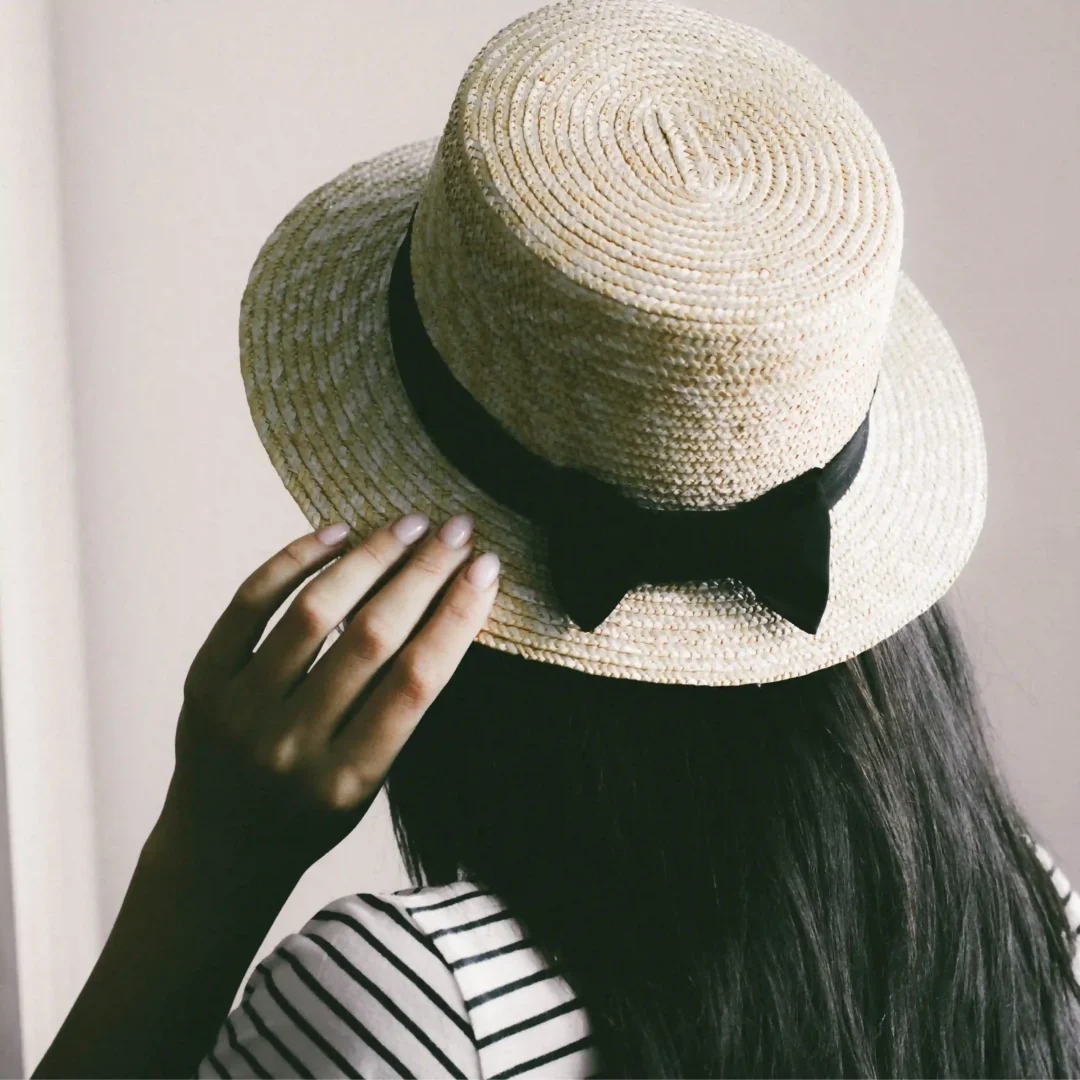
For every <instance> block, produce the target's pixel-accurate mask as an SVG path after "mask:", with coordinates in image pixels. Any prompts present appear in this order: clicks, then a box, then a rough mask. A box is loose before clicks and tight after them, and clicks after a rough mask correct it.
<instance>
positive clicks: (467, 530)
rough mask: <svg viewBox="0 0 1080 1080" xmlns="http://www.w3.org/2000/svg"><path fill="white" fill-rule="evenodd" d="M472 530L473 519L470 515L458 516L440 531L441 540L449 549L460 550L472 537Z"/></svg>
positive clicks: (451, 519)
mask: <svg viewBox="0 0 1080 1080" xmlns="http://www.w3.org/2000/svg"><path fill="white" fill-rule="evenodd" d="M472 530H473V523H472V518H471V517H469V515H468V514H457V515H456V516H455V517H452V518H450V520H449V521H447V522H446V524H445V525H443V527H442V528H441V529H440V530H439V539H440V540H441V541H442V542H443V543H444V544H445V545H446V546H447V547H449V548H459V547H462V546H464V544H465V541H466V540H468V539H469V537H470V536H471V535H472Z"/></svg>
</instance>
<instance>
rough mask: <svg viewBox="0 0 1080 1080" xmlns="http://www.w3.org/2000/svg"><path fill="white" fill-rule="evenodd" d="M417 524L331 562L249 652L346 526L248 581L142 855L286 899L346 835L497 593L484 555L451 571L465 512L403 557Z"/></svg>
mask: <svg viewBox="0 0 1080 1080" xmlns="http://www.w3.org/2000/svg"><path fill="white" fill-rule="evenodd" d="M426 528H427V520H426V518H423V516H422V515H415V514H413V515H409V516H407V517H405V518H402V519H401V520H400V521H398V522H396V523H395V524H394V525H393V526H390V527H386V528H382V529H378V530H376V531H375V532H373V533H372V534H371V535H370V536H368V537H367V538H366V539H365V540H364V541H363V542H362V543H360V544H359V545H358V546H356V547H354V548H353V549H352V550H351V551H348V552H347V553H346V554H343V555H341V557H340V558H339V559H337V560H336V561H334V562H332V563H331V565H330V566H329V567H328V568H326V569H323V570H322V572H321V573H320V574H318V576H317V577H315V578H313V579H312V580H311V581H310V582H308V584H307V585H305V586H304V588H303V589H301V591H300V592H299V593H298V594H297V596H296V597H295V599H294V600H293V602H292V603H291V604H290V605H289V608H288V610H287V611H286V612H285V613H284V614H283V616H282V618H281V619H280V621H279V622H278V623H277V624H276V625H275V626H274V628H273V630H271V631H270V633H269V634H267V636H266V640H265V641H264V642H263V643H262V644H261V645H260V646H259V648H258V649H257V650H256V649H255V645H256V643H257V642H258V640H259V638H260V637H261V636H262V634H263V633H264V631H265V629H266V626H267V624H268V622H269V621H270V619H271V617H272V615H273V614H274V612H275V611H276V610H277V608H278V607H280V605H281V604H282V603H283V602H284V600H285V599H286V598H287V597H288V596H289V594H290V593H291V592H292V591H293V590H294V589H295V588H296V587H297V586H298V585H299V584H300V583H301V582H302V581H303V580H304V579H305V578H307V577H308V576H310V575H311V574H312V573H313V572H314V571H316V570H318V569H320V568H322V567H324V566H326V564H327V563H328V562H331V560H333V559H334V557H335V556H336V555H339V554H341V551H342V549H343V546H344V536H343V535H342V534H343V533H344V532H345V530H346V527H345V526H344V525H340V526H331V527H330V528H328V529H324V530H322V531H321V532H320V533H316V534H309V535H308V536H304V537H302V538H300V539H298V540H295V541H293V542H292V543H291V544H289V545H288V546H287V547H286V548H285V549H284V550H283V551H281V552H279V553H278V554H277V555H275V556H274V557H273V558H271V559H269V560H268V561H267V562H266V563H264V564H263V565H262V566H261V567H259V569H258V570H256V571H255V572H254V573H253V574H252V575H251V576H250V577H248V578H247V580H246V581H244V583H243V584H242V585H241V586H240V588H239V589H238V590H237V592H236V594H235V596H234V597H233V599H232V601H231V603H230V604H229V605H228V607H227V608H226V609H225V611H224V613H223V614H222V615H221V617H220V618H219V619H218V620H217V623H216V624H215V625H214V628H213V629H212V630H211V632H210V635H209V637H208V638H207V639H206V642H205V644H204V645H203V646H202V648H201V649H200V650H199V652H198V654H197V655H196V657H195V660H194V662H193V663H192V665H191V670H190V671H189V673H188V676H187V680H186V681H185V684H184V704H183V708H182V709H181V712H180V720H179V724H178V726H177V732H176V766H175V769H174V772H173V777H172V780H171V782H170V785H169V790H168V794H167V795H166V799H165V805H164V808H163V810H162V813H161V817H160V818H159V820H158V823H157V825H155V827H154V831H153V832H152V834H151V837H150V838H149V839H148V841H147V845H146V847H145V848H144V858H146V857H153V858H156V859H158V860H159V861H169V862H176V861H180V862H183V863H191V864H192V865H193V866H195V867H198V868H200V869H205V870H206V871H207V872H212V873H215V874H224V875H233V876H234V877H235V875H237V874H239V875H241V876H244V877H246V878H252V877H255V878H259V879H262V878H263V877H265V878H266V880H268V881H269V880H273V881H275V882H280V881H285V882H286V888H289V887H291V886H292V885H295V883H296V881H298V880H299V878H300V877H301V876H302V875H303V873H304V871H305V870H307V868H308V867H309V866H310V865H311V864H312V863H314V862H316V861H317V860H318V859H319V858H320V857H321V856H322V855H324V854H325V853H326V852H327V851H329V850H330V849H331V848H333V847H335V846H336V845H337V844H338V843H339V842H340V841H341V840H343V839H344V838H345V837H346V836H347V835H348V834H349V832H351V831H352V829H353V828H354V827H355V826H356V824H357V823H358V822H359V821H360V819H361V818H362V817H363V815H364V813H365V812H366V810H367V808H368V807H369V806H370V805H371V802H372V800H373V799H374V798H375V795H376V794H377V793H378V791H379V788H380V787H381V785H382V783H383V780H384V779H385V778H386V775H387V773H388V772H389V770H390V766H391V764H392V763H393V761H394V758H395V757H396V756H397V754H398V753H399V752H400V750H401V748H402V747H403V746H404V744H405V742H406V740H407V739H408V738H409V735H410V734H411V733H412V732H413V730H414V729H415V727H416V725H417V724H418V723H419V721H420V718H421V717H422V716H423V715H424V712H425V710H426V709H427V708H428V706H429V705H430V704H431V702H432V701H433V700H434V698H435V696H436V695H437V694H438V693H439V691H440V690H441V689H442V688H443V687H444V686H445V685H446V683H447V682H448V681H449V679H450V676H451V675H452V674H453V672H454V670H455V668H456V667H457V665H458V664H459V663H460V661H461V658H462V657H463V656H464V654H465V652H466V650H467V649H468V647H469V645H470V643H471V642H472V641H473V639H474V638H475V637H476V635H477V633H478V632H479V631H480V630H481V628H482V627H483V625H484V622H485V620H486V619H487V616H488V613H489V612H490V610H491V606H492V603H493V601H494V599H495V594H496V592H497V589H498V586H497V581H496V576H497V573H498V559H497V557H496V556H495V555H493V554H488V555H484V556H481V557H480V558H479V559H477V560H476V561H475V562H473V564H472V566H471V567H470V568H469V570H468V572H462V573H456V572H457V571H458V570H459V569H460V568H461V567H462V565H463V564H464V563H465V561H466V559H467V558H468V555H469V552H470V550H471V539H470V536H469V534H470V532H471V522H470V521H469V519H468V518H467V517H465V516H461V517H457V518H451V519H450V521H449V522H447V523H446V525H445V526H444V527H443V529H442V530H440V533H439V535H438V536H431V537H429V538H428V539H426V540H425V541H424V542H423V543H422V544H421V545H420V546H419V548H418V549H417V550H416V551H415V554H414V555H412V556H411V557H409V551H410V543H412V542H413V541H415V540H416V539H418V538H419V536H421V535H423V533H424V531H425V530H426ZM335 533H336V536H335ZM320 537H321V539H320ZM327 540H329V541H330V543H329V544H328V543H327V542H326V541H327ZM455 540H456V541H457V545H456V546H455ZM485 571H486V575H485V573H484V572H485ZM451 577H452V580H451ZM470 578H473V579H478V583H476V584H474V583H473V581H472V580H470ZM448 582H449V584H447V583H448ZM440 595H441V599H440ZM358 603H360V604H362V606H360V607H359V609H358V610H355V612H354V609H356V607H357V604H358ZM433 603H434V604H435V605H436V606H435V608H434V610H433V612H432V613H431V616H430V618H429V619H427V621H426V622H424V623H423V625H422V626H421V627H420V628H419V630H417V625H418V623H419V621H420V620H421V618H422V616H424V614H425V612H426V611H427V610H428V608H429V606H430V605H432V604H433ZM350 613H354V614H353V617H352V619H351V621H350V622H349V623H348V626H347V628H346V629H345V630H344V632H343V633H342V634H341V636H340V637H339V638H338V640H337V641H335V642H334V643H333V645H331V646H330V648H329V649H327V651H326V653H325V654H324V655H323V656H322V657H321V658H320V659H319V661H318V663H314V665H313V662H314V660H315V658H316V656H317V655H318V653H319V650H320V649H321V648H322V646H323V644H324V643H325V641H326V638H327V637H328V635H329V634H330V632H331V631H332V630H333V629H334V628H335V627H337V626H338V625H339V624H340V623H342V621H343V620H345V619H346V618H347V617H348V616H349V615H350ZM309 669H310V670H309Z"/></svg>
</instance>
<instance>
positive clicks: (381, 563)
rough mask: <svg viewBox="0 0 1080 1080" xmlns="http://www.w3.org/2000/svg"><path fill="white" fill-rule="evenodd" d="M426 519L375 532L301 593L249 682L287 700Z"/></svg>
mask: <svg viewBox="0 0 1080 1080" xmlns="http://www.w3.org/2000/svg"><path fill="white" fill-rule="evenodd" d="M429 524H430V523H429V522H428V519H427V518H426V517H425V516H424V515H423V514H406V515H405V517H403V518H400V519H398V520H397V521H395V522H394V523H393V524H392V525H387V526H384V527H383V528H381V529H376V530H375V531H374V532H373V533H371V534H370V535H369V536H368V537H367V538H366V539H365V540H364V541H363V542H362V543H360V544H358V545H357V546H356V547H354V548H353V549H352V550H351V551H349V552H347V553H346V554H344V555H343V556H342V557H341V558H340V559H338V561H337V562H336V563H334V565H333V566H330V567H328V568H327V569H326V570H324V571H323V573H321V574H320V575H319V576H318V577H317V578H315V579H314V580H313V581H310V582H308V584H307V585H306V586H304V588H303V589H301V590H300V592H299V593H297V595H296V597H295V598H294V599H293V602H292V603H291V604H290V605H289V608H288V610H287V611H286V612H285V614H284V615H282V617H281V619H280V621H279V622H278V624H277V625H276V626H275V627H274V629H273V630H271V631H270V633H269V634H267V636H266V640H265V641H264V642H263V643H262V645H260V646H259V650H258V652H256V654H255V657H254V659H253V660H252V661H251V664H250V665H249V666H248V670H247V672H246V673H245V678H247V679H250V680H251V682H252V684H253V685H257V686H259V687H260V688H261V689H263V690H267V691H269V692H270V693H271V694H272V695H275V696H284V695H285V694H287V693H288V692H289V691H290V690H291V689H292V688H293V687H294V686H295V685H296V683H297V682H298V681H299V680H300V679H302V678H303V677H304V675H305V674H306V672H307V670H308V668H310V667H311V665H312V663H314V661H315V657H316V656H318V654H319V650H320V649H321V648H322V646H323V642H325V641H326V638H327V636H328V635H329V634H330V632H331V631H332V630H334V629H335V628H336V627H337V626H338V624H339V623H341V621H342V620H343V619H344V618H345V616H346V615H348V614H349V612H350V611H351V610H352V609H353V608H354V607H355V606H356V605H357V604H358V603H359V602H360V601H361V600H362V599H363V598H364V597H365V596H366V595H367V593H368V592H369V591H370V590H371V589H372V588H374V587H375V585H376V584H377V583H378V582H379V581H380V580H381V579H382V578H383V577H384V576H385V575H386V574H388V573H390V572H391V571H392V570H393V569H394V567H395V566H396V565H397V564H398V563H399V562H400V561H401V558H402V556H403V555H404V554H405V553H406V552H407V551H408V550H409V546H410V545H411V544H413V543H415V541H416V540H418V539H419V538H420V537H421V536H423V535H424V533H425V532H426V531H427V528H428V525H429Z"/></svg>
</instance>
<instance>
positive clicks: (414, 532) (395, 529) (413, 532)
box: [390, 514, 431, 544]
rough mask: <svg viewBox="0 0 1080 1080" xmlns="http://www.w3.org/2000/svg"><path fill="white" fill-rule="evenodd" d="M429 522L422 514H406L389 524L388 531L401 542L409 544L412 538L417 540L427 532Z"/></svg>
mask: <svg viewBox="0 0 1080 1080" xmlns="http://www.w3.org/2000/svg"><path fill="white" fill-rule="evenodd" d="M430 524H431V522H430V521H428V519H427V517H426V515H424V514H406V515H405V516H404V517H403V518H399V519H398V520H397V521H395V522H394V524H393V525H391V526H390V531H391V532H392V533H393V534H394V535H395V536H396V537H397V538H398V539H399V540H400V541H401V542H402V543H403V544H411V543H412V542H413V541H414V540H419V539H420V537H421V536H423V535H424V533H426V532H427V527H428V525H430Z"/></svg>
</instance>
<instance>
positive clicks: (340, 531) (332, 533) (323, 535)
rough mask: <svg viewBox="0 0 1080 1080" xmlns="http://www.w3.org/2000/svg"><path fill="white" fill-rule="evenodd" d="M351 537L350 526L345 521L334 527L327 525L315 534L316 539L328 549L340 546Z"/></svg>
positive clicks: (337, 523)
mask: <svg viewBox="0 0 1080 1080" xmlns="http://www.w3.org/2000/svg"><path fill="white" fill-rule="evenodd" d="M348 535H349V526H348V525H346V524H345V522H344V521H338V522H336V523H335V524H333V525H327V526H326V528H324V529H320V530H319V531H318V532H317V533H316V534H315V539H316V540H318V541H319V542H320V543H322V544H325V545H326V546H327V547H333V546H334V545H335V544H340V543H341V541H342V540H344V539H345V537H346V536H348Z"/></svg>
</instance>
